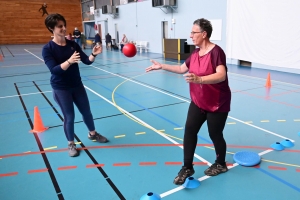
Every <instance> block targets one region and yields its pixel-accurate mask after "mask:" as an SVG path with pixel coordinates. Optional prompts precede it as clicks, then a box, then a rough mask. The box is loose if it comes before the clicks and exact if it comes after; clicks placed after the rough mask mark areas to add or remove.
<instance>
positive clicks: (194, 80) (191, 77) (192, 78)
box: [183, 73, 200, 83]
mask: <svg viewBox="0 0 300 200" xmlns="http://www.w3.org/2000/svg"><path fill="white" fill-rule="evenodd" d="M183 76H185V80H186V82H187V83H200V82H199V79H200V77H199V76H196V75H195V74H193V73H187V74H184V75H183Z"/></svg>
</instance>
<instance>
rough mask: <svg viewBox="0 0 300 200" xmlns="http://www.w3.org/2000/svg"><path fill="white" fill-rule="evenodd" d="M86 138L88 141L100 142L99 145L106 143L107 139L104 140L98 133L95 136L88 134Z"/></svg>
mask: <svg viewBox="0 0 300 200" xmlns="http://www.w3.org/2000/svg"><path fill="white" fill-rule="evenodd" d="M88 138H89V139H90V140H96V141H97V142H100V143H106V142H108V139H107V138H106V137H104V136H103V135H100V134H99V133H97V132H96V133H95V135H91V134H90V133H89V136H88Z"/></svg>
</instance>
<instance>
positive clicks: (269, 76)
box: [266, 73, 272, 87]
mask: <svg viewBox="0 0 300 200" xmlns="http://www.w3.org/2000/svg"><path fill="white" fill-rule="evenodd" d="M271 86H272V84H271V75H270V73H268V77H267V82H266V87H271Z"/></svg>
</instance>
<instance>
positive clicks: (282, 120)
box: [277, 119, 286, 122]
mask: <svg viewBox="0 0 300 200" xmlns="http://www.w3.org/2000/svg"><path fill="white" fill-rule="evenodd" d="M277 121H278V122H286V120H285V119H279V120H277Z"/></svg>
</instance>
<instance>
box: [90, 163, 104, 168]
mask: <svg viewBox="0 0 300 200" xmlns="http://www.w3.org/2000/svg"><path fill="white" fill-rule="evenodd" d="M95 167H104V164H89V165H86V168H95Z"/></svg>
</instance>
